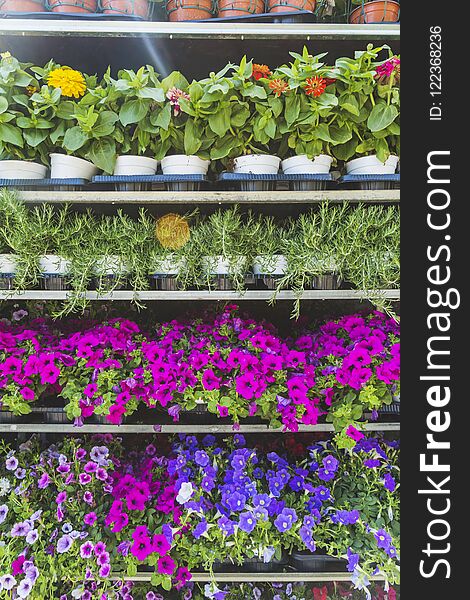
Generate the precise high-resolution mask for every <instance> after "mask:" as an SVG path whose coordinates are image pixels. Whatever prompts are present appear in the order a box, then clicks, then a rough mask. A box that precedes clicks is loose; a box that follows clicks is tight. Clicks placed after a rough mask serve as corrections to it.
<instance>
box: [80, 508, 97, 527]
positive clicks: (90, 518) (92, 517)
mask: <svg viewBox="0 0 470 600" xmlns="http://www.w3.org/2000/svg"><path fill="white" fill-rule="evenodd" d="M97 518H98V517H97V516H96V513H95V512H90V513H87V514H86V515H85V516H84V517H83V522H84V523H85V525H88V526H89V527H92V526H93V525H94V524H95V523H96V520H97Z"/></svg>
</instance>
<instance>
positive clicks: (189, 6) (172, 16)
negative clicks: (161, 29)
mask: <svg viewBox="0 0 470 600" xmlns="http://www.w3.org/2000/svg"><path fill="white" fill-rule="evenodd" d="M166 12H167V15H168V20H169V21H200V20H201V19H210V18H211V17H212V0H167V3H166Z"/></svg>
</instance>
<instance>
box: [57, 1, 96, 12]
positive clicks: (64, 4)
mask: <svg viewBox="0 0 470 600" xmlns="http://www.w3.org/2000/svg"><path fill="white" fill-rule="evenodd" d="M49 8H50V11H51V12H54V13H96V12H98V0H49Z"/></svg>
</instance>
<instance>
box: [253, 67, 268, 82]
mask: <svg viewBox="0 0 470 600" xmlns="http://www.w3.org/2000/svg"><path fill="white" fill-rule="evenodd" d="M270 75H271V69H270V68H269V67H268V66H267V65H257V64H256V63H253V77H254V78H255V79H256V80H258V79H261V77H269V76H270Z"/></svg>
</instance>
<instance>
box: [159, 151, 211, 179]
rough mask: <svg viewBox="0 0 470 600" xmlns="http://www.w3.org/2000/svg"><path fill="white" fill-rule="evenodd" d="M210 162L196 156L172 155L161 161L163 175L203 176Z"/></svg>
mask: <svg viewBox="0 0 470 600" xmlns="http://www.w3.org/2000/svg"><path fill="white" fill-rule="evenodd" d="M210 163H211V161H210V160H203V159H202V158H199V157H198V156H186V155H185V154H174V155H173V156H165V158H164V159H162V171H163V175H205V174H206V173H207V170H208V168H209V165H210Z"/></svg>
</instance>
